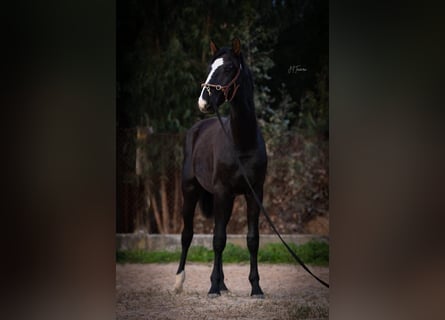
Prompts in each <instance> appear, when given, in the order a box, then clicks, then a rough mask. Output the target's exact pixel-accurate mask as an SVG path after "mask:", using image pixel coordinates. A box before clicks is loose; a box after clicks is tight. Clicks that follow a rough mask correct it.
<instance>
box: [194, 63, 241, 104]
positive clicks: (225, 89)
mask: <svg viewBox="0 0 445 320" xmlns="http://www.w3.org/2000/svg"><path fill="white" fill-rule="evenodd" d="M240 71H241V68H238V71H237V72H236V75H235V77H234V78H233V79H232V81H230V82H229V83H228V84H226V85H225V86H222V85H220V84H211V83H201V87H203V88H205V89H206V90H207V92H208V93H209V96H210V95H211V92H210V88H215V89H216V90H217V91H220V90H221V91H222V92H223V93H224V97H225V98H226V101H229V102H231V101H232V100H233V97H235V94H236V91H237V90H238V88H239V84H235V82H236V80H237V79H238V77H239V75H240ZM231 86H233V93H232V97H231V98H230V100H229V99H228V94H229V90H230V87H231Z"/></svg>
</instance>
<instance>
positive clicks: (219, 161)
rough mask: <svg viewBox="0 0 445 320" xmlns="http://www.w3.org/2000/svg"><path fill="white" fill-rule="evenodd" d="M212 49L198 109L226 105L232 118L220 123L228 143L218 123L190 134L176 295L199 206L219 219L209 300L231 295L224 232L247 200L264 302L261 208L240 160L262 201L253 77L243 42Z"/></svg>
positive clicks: (262, 160)
mask: <svg viewBox="0 0 445 320" xmlns="http://www.w3.org/2000/svg"><path fill="white" fill-rule="evenodd" d="M210 48H211V51H212V54H213V57H212V60H211V61H210V64H209V73H208V76H207V80H206V81H205V83H203V84H202V85H201V86H202V91H201V95H200V96H199V100H198V106H199V109H200V110H201V111H202V112H209V111H211V110H213V108H218V107H219V106H220V105H221V104H223V103H224V102H225V101H229V102H231V109H230V116H229V117H228V118H223V120H222V121H223V123H224V126H225V128H226V130H227V132H228V134H229V136H230V141H228V139H227V137H226V136H225V134H224V132H223V130H222V128H221V126H220V124H219V123H218V121H217V118H210V119H206V120H202V121H199V122H198V123H196V124H195V125H194V126H193V127H192V128H191V129H190V130H189V131H188V132H187V136H186V141H185V146H184V162H183V171H182V193H183V197H184V206H183V209H182V215H183V219H184V229H183V231H182V237H181V242H182V254H181V260H180V263H179V267H178V271H177V274H176V284H175V290H176V291H177V292H179V291H181V290H182V284H183V282H184V280H185V272H184V266H185V261H186V258H187V252H188V249H189V247H190V243H191V241H192V238H193V217H194V212H195V207H196V204H197V203H198V202H199V203H200V206H201V209H202V211H203V213H204V214H205V215H206V216H208V217H210V216H212V215H214V218H215V228H214V232H213V233H214V235H213V250H214V254H215V258H214V265H213V271H212V274H211V277H210V280H211V287H210V291H209V296H210V297H216V296H219V295H220V294H221V291H224V290H227V287H226V285H225V284H224V273H223V268H222V252H223V250H224V248H225V245H226V239H227V235H226V226H227V223H228V222H229V219H230V216H231V214H232V207H233V201H234V198H235V196H236V195H241V194H243V195H244V196H245V199H246V203H247V221H248V233H247V247H248V248H249V253H250V274H249V281H250V283H251V285H252V292H251V295H252V296H254V297H258V298H261V297H263V291H262V290H261V287H260V284H259V280H260V277H259V275H258V262H257V256H258V245H259V231H258V218H259V213H260V208H259V206H258V204H257V203H256V202H255V200H254V197H253V196H252V193H251V192H250V191H249V188H248V185H247V184H246V182H245V180H244V178H243V176H242V174H241V171H240V168H239V166H238V162H237V160H236V157H239V159H240V161H241V163H242V164H243V166H244V167H245V171H246V174H247V177H248V179H249V181H250V182H251V184H252V186H253V188H254V189H255V192H256V193H257V195H258V197H259V198H260V199H261V200H262V198H263V184H264V179H265V176H266V168H267V155H266V147H265V145H264V140H263V137H262V135H261V132H260V130H259V128H258V125H257V119H256V115H255V106H254V101H253V80H252V75H251V73H250V70H249V69H248V67H247V66H246V64H245V62H244V59H243V55H242V53H241V50H240V48H241V44H240V41H239V39H234V40H233V42H232V48H221V49H218V48H217V47H216V45H215V44H214V43H213V42H211V43H210Z"/></svg>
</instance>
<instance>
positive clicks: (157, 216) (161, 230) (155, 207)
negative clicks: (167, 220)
mask: <svg viewBox="0 0 445 320" xmlns="http://www.w3.org/2000/svg"><path fill="white" fill-rule="evenodd" d="M150 202H151V204H152V206H153V213H154V215H155V220H156V224H157V226H158V230H159V233H165V232H164V228H163V226H162V222H161V215H160V214H159V207H158V203H157V201H156V197H155V196H154V195H153V194H151V195H150Z"/></svg>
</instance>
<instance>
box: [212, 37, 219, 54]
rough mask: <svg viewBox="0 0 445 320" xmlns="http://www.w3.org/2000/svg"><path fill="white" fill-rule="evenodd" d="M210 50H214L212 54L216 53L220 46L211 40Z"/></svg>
mask: <svg viewBox="0 0 445 320" xmlns="http://www.w3.org/2000/svg"><path fill="white" fill-rule="evenodd" d="M210 51H211V52H212V55H215V53H216V51H218V47H217V46H216V44H215V42H213V40H210Z"/></svg>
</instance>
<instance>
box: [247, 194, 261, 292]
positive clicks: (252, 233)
mask: <svg viewBox="0 0 445 320" xmlns="http://www.w3.org/2000/svg"><path fill="white" fill-rule="evenodd" d="M259 197H260V199H262V193H259ZM245 198H246V203H247V229H248V231H247V248H248V249H249V253H250V273H249V281H250V284H251V286H252V292H251V294H250V295H251V296H252V298H260V299H262V298H264V293H263V290H261V287H260V276H259V273H258V247H259V240H260V236H259V230H258V220H259V214H260V208H259V206H258V204H257V203H256V201H255V199H254V198H253V196H252V195H246V197H245Z"/></svg>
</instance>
